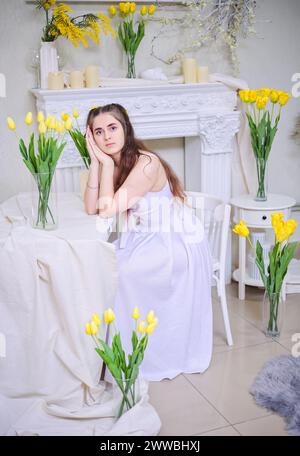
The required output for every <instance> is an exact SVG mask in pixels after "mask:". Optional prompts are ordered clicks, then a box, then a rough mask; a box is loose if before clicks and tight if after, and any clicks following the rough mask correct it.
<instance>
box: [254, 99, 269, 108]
mask: <svg viewBox="0 0 300 456" xmlns="http://www.w3.org/2000/svg"><path fill="white" fill-rule="evenodd" d="M267 103H268V97H257V100H256V107H257V109H265V107H266V104H267Z"/></svg>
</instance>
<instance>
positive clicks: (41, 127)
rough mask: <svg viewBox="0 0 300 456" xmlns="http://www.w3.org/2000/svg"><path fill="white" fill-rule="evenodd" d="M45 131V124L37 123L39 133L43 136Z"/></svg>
mask: <svg viewBox="0 0 300 456" xmlns="http://www.w3.org/2000/svg"><path fill="white" fill-rule="evenodd" d="M46 131H47V127H46V124H45V122H40V123H39V133H40V134H41V135H44V134H45V133H46Z"/></svg>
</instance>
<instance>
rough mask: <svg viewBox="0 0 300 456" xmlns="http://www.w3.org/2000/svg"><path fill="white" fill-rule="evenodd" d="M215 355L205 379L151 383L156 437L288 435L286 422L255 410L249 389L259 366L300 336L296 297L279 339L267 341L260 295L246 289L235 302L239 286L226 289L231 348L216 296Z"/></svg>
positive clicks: (288, 303)
mask: <svg viewBox="0 0 300 456" xmlns="http://www.w3.org/2000/svg"><path fill="white" fill-rule="evenodd" d="M213 296H214V298H213V306H214V352H213V358H212V361H211V364H210V366H209V368H208V369H207V371H206V372H204V373H203V374H188V375H179V376H178V377H176V378H175V379H173V380H163V381H161V382H152V383H151V384H150V402H151V403H152V404H153V406H154V407H155V409H156V410H157V412H158V414H159V416H160V418H161V421H162V428H161V432H160V435H169V436H171V435H177V436H184V435H190V436H191V435H197V436H199V435H207V436H211V435H219V436H222V435H288V434H287V432H286V430H285V422H284V420H283V419H282V418H281V417H279V416H278V415H276V414H273V413H270V412H268V410H266V409H264V408H262V407H260V406H258V405H256V403H255V401H254V400H253V398H252V396H251V395H250V394H249V392H248V391H249V388H250V386H251V384H252V382H253V380H254V378H255V376H256V375H257V373H258V372H259V370H260V369H261V367H262V366H263V364H264V363H265V362H266V361H267V360H269V359H271V358H273V357H275V356H278V355H281V354H288V353H290V350H291V347H292V341H291V336H292V335H293V334H294V333H300V295H299V294H294V295H288V296H287V301H286V318H285V323H284V328H283V331H282V336H281V337H280V338H279V339H278V340H273V339H269V338H267V337H265V335H264V334H263V333H262V331H261V329H260V313H261V303H262V297H263V291H262V290H260V289H258V288H254V287H247V288H246V300H245V301H239V299H238V298H237V284H235V283H233V284H231V285H228V287H227V298H228V307H229V312H230V322H231V329H232V334H233V339H234V345H233V346H232V347H229V346H228V345H227V344H226V341H225V335H224V327H223V321H222V316H221V311H220V307H219V304H218V300H217V298H216V294H215V293H213Z"/></svg>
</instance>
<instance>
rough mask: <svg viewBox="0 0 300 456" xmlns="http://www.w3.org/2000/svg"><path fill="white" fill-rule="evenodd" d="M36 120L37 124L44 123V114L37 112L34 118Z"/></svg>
mask: <svg viewBox="0 0 300 456" xmlns="http://www.w3.org/2000/svg"><path fill="white" fill-rule="evenodd" d="M36 120H37V121H38V122H44V121H45V117H44V114H43V113H42V111H39V112H38V114H37V116H36Z"/></svg>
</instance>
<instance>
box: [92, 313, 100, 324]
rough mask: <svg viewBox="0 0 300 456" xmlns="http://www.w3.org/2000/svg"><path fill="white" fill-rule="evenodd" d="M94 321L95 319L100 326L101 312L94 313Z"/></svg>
mask: <svg viewBox="0 0 300 456" xmlns="http://www.w3.org/2000/svg"><path fill="white" fill-rule="evenodd" d="M92 321H94V322H95V323H96V325H98V326H99V325H100V324H101V318H100V316H99V314H97V313H93V315H92Z"/></svg>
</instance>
